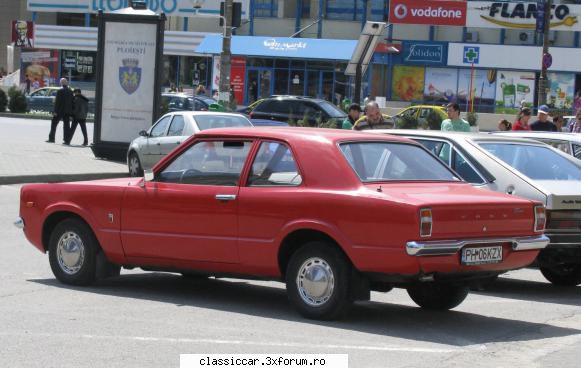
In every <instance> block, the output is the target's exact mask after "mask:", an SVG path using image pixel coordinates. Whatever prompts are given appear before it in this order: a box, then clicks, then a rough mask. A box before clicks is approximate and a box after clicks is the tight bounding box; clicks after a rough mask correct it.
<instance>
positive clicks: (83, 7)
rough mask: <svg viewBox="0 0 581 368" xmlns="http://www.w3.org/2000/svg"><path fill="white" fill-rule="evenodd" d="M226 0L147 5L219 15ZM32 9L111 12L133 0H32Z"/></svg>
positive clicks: (153, 0)
mask: <svg viewBox="0 0 581 368" xmlns="http://www.w3.org/2000/svg"><path fill="white" fill-rule="evenodd" d="M221 1H223V0H146V1H145V3H146V5H147V8H148V9H149V10H151V11H153V12H155V13H156V14H161V13H164V14H165V15H166V16H170V17H171V16H179V17H199V16H208V17H218V16H219V15H220V2H221ZM236 2H238V3H242V19H248V15H249V6H250V0H238V1H236ZM27 5H28V7H27V9H28V11H29V12H54V13H56V12H59V13H98V12H99V10H100V9H102V10H103V12H104V13H110V12H113V11H117V10H120V9H123V8H127V7H129V6H130V1H129V0H28V2H27Z"/></svg>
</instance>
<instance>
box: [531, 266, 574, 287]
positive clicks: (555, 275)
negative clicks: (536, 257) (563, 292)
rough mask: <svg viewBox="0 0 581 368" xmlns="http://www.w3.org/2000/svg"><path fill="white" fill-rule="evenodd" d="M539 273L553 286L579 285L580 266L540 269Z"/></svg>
mask: <svg viewBox="0 0 581 368" xmlns="http://www.w3.org/2000/svg"><path fill="white" fill-rule="evenodd" d="M540 270H541V273H542V274H543V276H545V278H546V279H547V280H549V281H550V282H551V283H552V284H554V285H560V286H577V285H579V284H581V265H578V264H564V265H559V266H551V267H540Z"/></svg>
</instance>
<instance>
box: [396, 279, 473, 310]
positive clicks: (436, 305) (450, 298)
mask: <svg viewBox="0 0 581 368" xmlns="http://www.w3.org/2000/svg"><path fill="white" fill-rule="evenodd" d="M407 290H408V294H409V296H410V297H411V298H412V300H413V301H414V302H415V303H416V304H417V305H419V306H420V307H422V308H424V309H436V310H447V309H452V308H454V307H457V306H458V305H460V303H462V302H463V301H464V299H466V296H468V287H466V286H464V285H451V284H439V283H425V284H418V285H414V286H411V287H409V288H408V289H407Z"/></svg>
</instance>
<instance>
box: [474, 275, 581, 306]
mask: <svg viewBox="0 0 581 368" xmlns="http://www.w3.org/2000/svg"><path fill="white" fill-rule="evenodd" d="M473 293H478V294H482V295H494V296H498V297H502V298H510V299H518V300H526V301H532V302H540V303H552V304H563V305H574V306H581V287H579V286H577V287H565V286H557V285H553V284H551V283H549V282H539V281H529V280H518V279H508V278H503V277H502V276H501V277H499V278H498V280H497V281H496V282H493V283H491V284H490V285H487V287H486V288H485V289H484V290H482V291H473Z"/></svg>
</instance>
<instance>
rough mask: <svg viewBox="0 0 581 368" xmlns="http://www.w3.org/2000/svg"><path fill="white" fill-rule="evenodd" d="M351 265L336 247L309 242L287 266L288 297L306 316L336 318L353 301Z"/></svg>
mask: <svg viewBox="0 0 581 368" xmlns="http://www.w3.org/2000/svg"><path fill="white" fill-rule="evenodd" d="M350 272H351V264H350V262H349V260H348V259H346V257H345V255H343V253H341V251H339V250H338V249H337V248H335V247H333V246H331V245H329V244H326V243H323V242H318V241H314V242H309V243H307V244H305V245H304V246H302V247H301V248H300V249H299V250H298V251H296V252H295V253H294V254H293V255H292V257H291V259H290V261H289V263H288V267H287V272H286V289H287V293H288V297H289V300H290V301H291V303H292V304H293V305H294V306H295V308H296V309H297V310H298V311H299V313H300V314H302V315H303V316H305V317H307V318H311V319H319V320H334V319H338V318H340V317H341V316H343V315H344V314H345V313H347V311H348V310H349V307H350V306H351V304H352V299H351V285H350Z"/></svg>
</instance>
